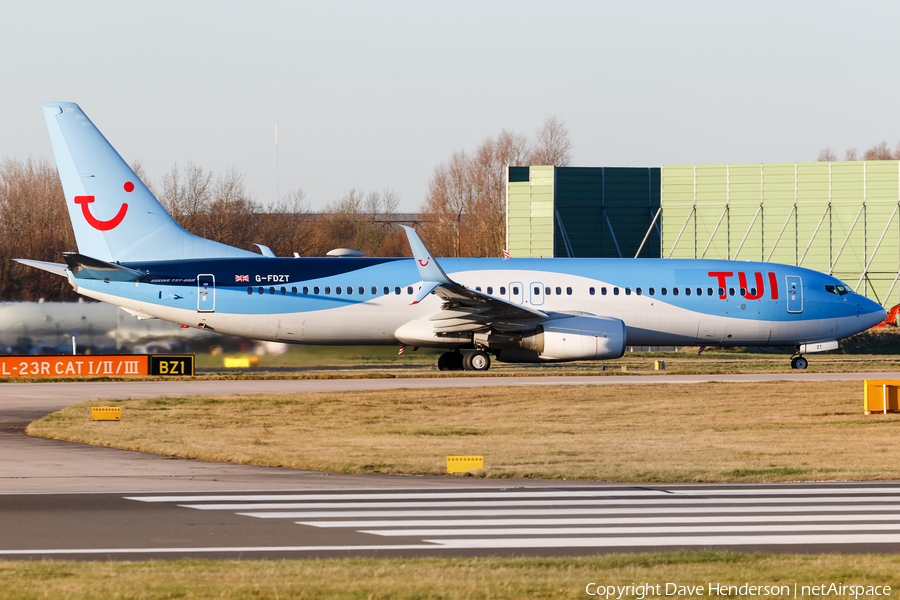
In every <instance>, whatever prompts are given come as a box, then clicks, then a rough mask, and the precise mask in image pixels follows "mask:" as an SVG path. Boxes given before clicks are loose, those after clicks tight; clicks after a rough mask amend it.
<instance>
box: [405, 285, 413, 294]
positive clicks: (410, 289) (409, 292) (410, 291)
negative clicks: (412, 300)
mask: <svg viewBox="0 0 900 600" xmlns="http://www.w3.org/2000/svg"><path fill="white" fill-rule="evenodd" d="M406 293H407V294H410V295H412V293H413V289H412V286H411V285H409V286H406Z"/></svg>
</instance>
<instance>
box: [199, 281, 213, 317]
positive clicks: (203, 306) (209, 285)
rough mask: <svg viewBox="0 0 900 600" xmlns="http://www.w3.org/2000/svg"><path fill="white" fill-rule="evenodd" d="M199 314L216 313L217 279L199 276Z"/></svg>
mask: <svg viewBox="0 0 900 600" xmlns="http://www.w3.org/2000/svg"><path fill="white" fill-rule="evenodd" d="M197 312H216V278H215V276H213V275H197Z"/></svg>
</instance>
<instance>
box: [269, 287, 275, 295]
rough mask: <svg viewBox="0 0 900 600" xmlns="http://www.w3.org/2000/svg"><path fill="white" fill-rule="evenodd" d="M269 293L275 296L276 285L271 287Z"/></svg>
mask: <svg viewBox="0 0 900 600" xmlns="http://www.w3.org/2000/svg"><path fill="white" fill-rule="evenodd" d="M269 293H270V294H272V295H273V296H274V295H275V287H274V286H272V287H270V288H269Z"/></svg>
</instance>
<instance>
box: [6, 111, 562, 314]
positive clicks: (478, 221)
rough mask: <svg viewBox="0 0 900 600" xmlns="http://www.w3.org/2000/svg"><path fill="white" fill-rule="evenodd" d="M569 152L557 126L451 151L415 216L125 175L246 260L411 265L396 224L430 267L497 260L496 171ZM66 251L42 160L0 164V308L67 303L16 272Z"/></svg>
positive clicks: (178, 172) (39, 275) (381, 204)
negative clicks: (370, 259)
mask: <svg viewBox="0 0 900 600" xmlns="http://www.w3.org/2000/svg"><path fill="white" fill-rule="evenodd" d="M571 149H572V144H571V142H570V141H569V133H568V131H567V130H566V128H565V125H564V123H563V121H562V120H560V119H559V118H557V117H550V118H548V119H547V120H546V122H545V123H544V125H543V127H542V128H541V129H540V130H538V132H537V134H536V136H535V138H534V140H533V141H532V140H530V139H529V138H528V136H525V135H522V134H516V133H511V132H509V131H502V132H501V133H500V134H499V135H497V136H495V137H488V138H486V139H485V140H484V141H482V142H481V144H480V145H479V146H478V147H477V148H476V149H475V150H474V151H466V150H460V151H457V152H454V153H453V154H452V156H451V157H450V159H449V160H448V161H447V162H445V163H442V164H440V165H438V166H437V167H436V168H435V171H434V173H433V175H432V177H431V180H430V182H429V188H428V194H427V196H426V198H425V199H424V203H423V205H422V208H421V210H420V212H419V213H418V214H417V215H414V216H405V215H399V214H398V213H397V207H398V205H399V201H400V198H399V197H398V196H397V194H396V193H395V192H394V191H393V190H390V189H387V190H384V191H380V192H379V191H364V190H357V189H353V190H350V191H349V192H347V193H346V194H345V195H344V196H343V197H342V198H340V199H339V200H335V201H333V202H332V203H330V204H329V205H327V206H326V207H325V208H324V209H322V210H320V211H317V212H312V211H311V210H310V207H309V204H308V202H307V199H306V194H305V193H304V192H303V190H299V189H298V190H294V191H292V192H290V193H289V194H287V195H285V196H284V197H283V198H282V199H281V202H280V203H277V204H275V203H272V204H268V205H263V204H262V203H260V202H258V201H257V200H255V199H254V198H253V196H252V194H251V193H250V192H249V191H248V190H247V189H246V186H245V183H244V175H243V174H242V173H241V172H240V171H238V170H237V169H235V168H231V169H229V170H227V171H226V172H224V173H221V174H215V173H213V172H212V171H208V170H205V169H203V168H202V167H201V166H199V165H196V164H193V163H187V164H186V165H184V166H181V167H179V166H178V165H175V166H173V167H172V169H171V171H169V172H168V173H166V174H165V175H164V176H163V177H162V179H161V181H160V182H159V184H158V185H155V184H154V183H153V182H152V181H151V179H150V178H149V177H148V176H147V174H146V173H145V172H144V169H143V167H142V165H141V164H140V163H139V162H137V163H135V164H133V165H132V168H133V169H134V170H135V173H136V174H137V175H138V177H140V178H141V180H142V181H143V182H144V183H145V184H147V186H148V187H149V188H150V189H151V191H152V192H153V193H154V195H155V196H156V197H157V198H158V199H159V201H160V202H161V203H162V204H163V206H164V207H165V208H166V210H167V211H168V212H169V213H170V214H171V215H172V217H173V218H174V219H175V220H176V221H178V223H179V224H181V226H182V227H184V228H185V229H187V230H188V231H190V232H192V233H194V234H196V235H199V236H202V237H205V238H209V239H212V240H215V241H218V242H222V243H224V244H228V245H231V246H236V247H239V248H244V249H246V250H253V251H256V247H255V246H254V244H264V245H266V246H268V247H269V248H271V250H272V251H273V252H274V253H275V254H276V255H277V256H293V255H294V254H295V253H296V254H298V255H300V256H324V255H325V254H326V253H327V252H328V251H329V250H332V249H335V248H352V249H354V250H359V251H361V252H364V253H365V254H366V255H367V256H411V254H410V251H409V245H408V243H407V241H406V236H405V234H404V233H403V231H402V229H400V228H399V227H398V226H397V225H398V224H400V223H403V224H415V225H416V226H417V228H418V229H419V231H420V233H421V234H422V235H423V237H424V238H425V239H426V242H427V243H428V244H429V247H430V249H431V250H432V252H434V253H435V255H437V256H439V257H440V256H500V254H501V252H502V249H503V245H504V243H505V237H506V213H505V195H506V166H507V165H513V166H522V165H531V164H541V165H546V164H555V165H557V166H566V165H568V164H570V162H571ZM75 250H76V244H75V236H74V234H73V232H72V225H71V223H70V221H69V217H68V213H67V211H66V206H65V197H64V195H63V191H62V185H61V184H60V181H59V175H58V174H57V171H56V168H55V166H54V165H52V164H50V163H49V162H48V161H46V160H33V159H30V158H29V159H26V160H24V161H22V160H19V159H16V158H6V159H4V160H2V162H0V301H36V300H38V299H40V298H43V299H45V300H47V301H71V300H74V299H76V298H77V295H76V294H75V293H74V292H73V291H72V289H71V287H70V286H69V284H68V282H67V281H66V280H65V279H63V278H61V277H58V276H56V275H52V274H51V273H47V272H46V271H41V270H38V269H35V268H32V267H26V266H24V265H21V264H19V263H16V262H14V261H13V260H12V259H14V258H28V259H32V260H41V261H46V262H54V263H61V262H63V258H62V253H63V252H74V251H75Z"/></svg>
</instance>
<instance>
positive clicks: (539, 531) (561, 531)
mask: <svg viewBox="0 0 900 600" xmlns="http://www.w3.org/2000/svg"><path fill="white" fill-rule="evenodd" d="M817 529H818V530H819V531H821V532H826V531H827V532H839V531H879V532H887V531H896V532H900V523H891V524H885V523H853V524H844V523H833V524H828V525H823V526H821V527H816V526H815V525H812V524H809V525H788V524H784V523H773V524H770V525H731V526H729V527H728V531H729V532H732V533H769V532H771V533H782V532H788V531H802V532H806V533H811V534H813V533H819V531H816V530H817ZM360 533H370V534H372V535H380V536H382V537H419V538H424V537H434V536H454V537H467V536H476V537H489V536H504V535H529V536H539V535H547V536H552V535H595V536H596V535H603V536H609V535H624V534H645V533H655V534H662V533H665V534H670V533H719V534H721V533H722V527H721V526H716V525H697V526H687V525H681V526H664V527H650V526H648V525H645V526H643V527H546V528H544V527H496V528H475V529H462V528H460V529H456V528H449V527H447V528H444V529H368V530H360Z"/></svg>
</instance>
